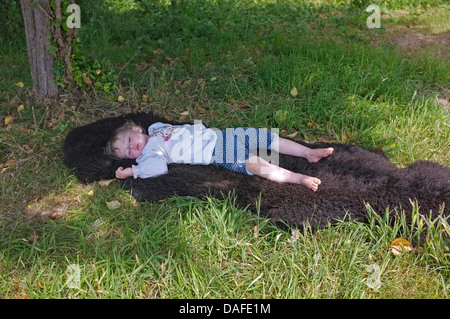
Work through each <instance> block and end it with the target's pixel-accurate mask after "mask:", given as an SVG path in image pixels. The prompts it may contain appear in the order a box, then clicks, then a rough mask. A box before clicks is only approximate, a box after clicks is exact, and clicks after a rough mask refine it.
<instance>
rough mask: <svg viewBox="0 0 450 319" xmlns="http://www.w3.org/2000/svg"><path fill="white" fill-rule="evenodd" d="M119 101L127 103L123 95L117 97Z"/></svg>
mask: <svg viewBox="0 0 450 319" xmlns="http://www.w3.org/2000/svg"><path fill="white" fill-rule="evenodd" d="M117 101H119V102H123V101H125V98H124V97H123V96H122V95H119V96H118V97H117Z"/></svg>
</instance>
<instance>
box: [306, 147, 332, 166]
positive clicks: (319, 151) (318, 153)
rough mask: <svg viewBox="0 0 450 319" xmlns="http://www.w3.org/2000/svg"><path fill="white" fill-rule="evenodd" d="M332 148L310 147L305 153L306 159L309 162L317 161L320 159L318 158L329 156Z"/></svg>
mask: <svg viewBox="0 0 450 319" xmlns="http://www.w3.org/2000/svg"><path fill="white" fill-rule="evenodd" d="M333 152H334V148H332V147H329V148H312V149H310V150H309V151H308V154H307V155H306V159H307V160H308V162H310V163H317V162H318V161H320V159H322V158H324V157H327V156H330V155H331V154H333Z"/></svg>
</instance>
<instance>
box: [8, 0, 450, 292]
mask: <svg viewBox="0 0 450 319" xmlns="http://www.w3.org/2000/svg"><path fill="white" fill-rule="evenodd" d="M88 2H89V1H78V2H77V3H79V4H80V5H81V10H82V28H81V29H80V36H81V38H82V41H83V45H84V51H85V52H84V54H85V56H86V57H87V58H89V59H92V60H97V61H99V62H100V63H101V65H102V70H104V71H105V72H107V71H111V72H115V73H116V74H118V75H119V78H120V88H119V90H118V91H117V92H113V96H108V95H105V94H102V93H99V92H92V91H89V90H88V89H84V90H75V91H68V92H64V95H62V97H61V101H60V103H58V104H57V105H56V106H53V107H49V106H47V105H44V104H42V103H38V102H34V101H33V99H32V96H31V95H30V89H31V87H32V81H31V76H30V75H29V70H28V66H27V57H26V50H25V42H24V39H23V38H21V37H17V36H12V35H15V34H21V33H20V32H23V30H22V29H21V28H22V26H21V24H20V15H19V14H18V11H17V7H16V6H15V5H10V6H9V7H8V6H6V7H5V8H6V9H5V8H3V9H4V11H6V12H10V14H9V15H7V16H8V17H9V18H10V19H11V20H13V22H14V23H10V24H8V28H7V29H5V30H7V31H6V33H5V36H2V38H0V62H1V63H0V74H1V76H0V120H1V121H2V122H1V123H2V125H1V127H0V164H2V167H1V168H0V189H1V195H0V215H1V219H0V283H1V284H0V297H2V298H448V291H449V289H450V259H449V258H450V256H449V252H448V249H449V248H448V247H449V245H448V241H447V240H446V239H445V237H446V236H450V228H449V226H448V221H446V220H443V219H436V220H430V219H428V218H427V219H425V221H423V220H422V219H421V218H419V216H420V215H419V213H421V214H422V215H424V214H426V212H418V210H417V208H412V209H411V208H410V209H407V210H406V212H405V214H411V213H412V214H414V216H415V217H416V218H415V219H414V221H415V223H414V225H405V221H404V219H403V220H402V219H401V220H400V221H397V222H396V223H393V222H392V221H390V220H388V217H387V215H384V214H383V213H384V212H377V213H381V215H380V216H379V215H376V214H375V213H374V212H373V211H372V210H371V209H370V208H368V217H369V220H371V221H372V222H371V223H368V224H362V223H358V222H353V221H346V222H341V223H338V225H335V226H327V227H325V228H323V229H320V230H318V231H315V232H312V231H311V230H310V229H308V228H305V229H300V230H299V231H297V230H293V229H288V230H284V229H281V228H278V227H276V226H274V225H272V224H271V223H270V222H269V221H266V220H264V219H261V218H258V217H257V213H258V212H250V211H248V210H246V209H239V208H237V207H236V206H235V205H234V204H233V195H232V194H231V195H229V196H227V197H225V198H224V199H223V200H218V199H212V198H208V197H206V198H204V199H188V198H178V197H174V198H171V199H168V200H165V201H161V202H157V203H145V202H144V203H136V202H135V201H134V200H133V198H131V196H130V195H129V194H128V193H126V192H125V191H123V190H121V189H120V187H119V186H118V185H116V184H111V185H109V186H108V187H101V186H99V185H97V184H96V183H94V184H91V185H81V184H80V183H79V182H78V181H77V180H76V178H75V177H74V176H73V175H72V174H71V172H70V171H69V170H68V169H67V168H66V167H65V166H64V165H63V164H62V152H61V147H62V144H63V141H64V137H65V136H66V134H67V133H68V132H69V131H70V130H71V129H72V128H74V127H76V126H79V125H82V124H87V123H90V122H92V121H94V120H96V119H98V118H102V117H107V116H112V115H117V114H124V113H127V112H132V111H136V110H140V111H149V110H152V111H154V112H156V113H158V114H161V115H164V116H165V117H166V118H167V120H168V121H170V120H174V121H177V120H179V119H183V120H184V119H187V120H192V121H193V120H195V119H201V120H203V122H204V123H205V124H206V125H209V126H216V127H221V128H226V127H232V126H239V125H247V126H255V127H278V128H280V131H281V132H282V134H286V135H287V134H292V133H295V132H297V138H302V139H305V140H307V141H317V140H332V141H335V142H345V143H353V144H358V145H362V146H365V147H368V148H372V149H380V150H383V151H385V152H386V154H387V155H388V156H389V157H390V159H391V160H392V161H393V162H394V163H396V164H397V165H399V166H404V165H407V164H409V163H411V162H413V161H415V160H418V159H428V160H432V161H436V162H439V163H441V164H443V165H446V166H450V158H449V156H448V154H449V153H450V143H449V141H450V122H449V108H448V107H444V106H442V105H440V104H439V103H437V101H436V98H435V96H436V95H437V94H440V93H442V89H443V88H445V86H446V85H447V87H446V88H447V89H448V83H450V71H449V70H450V68H449V67H448V66H449V65H448V56H447V59H446V58H445V57H444V58H442V57H440V56H438V55H436V54H435V52H434V51H433V50H434V49H436V47H433V46H430V47H427V48H425V49H424V50H423V53H422V54H415V55H411V54H407V53H403V52H401V51H399V50H397V48H396V47H395V46H394V45H392V44H389V36H390V35H391V31H392V30H394V29H393V28H394V27H397V26H402V25H405V24H409V25H412V26H417V27H420V32H434V33H436V32H437V33H439V32H443V30H446V29H445V27H443V26H445V23H444V22H443V21H445V19H446V17H447V16H448V14H447V13H446V12H448V4H447V5H446V4H445V2H444V1H420V2H417V1H391V2H389V3H390V4H389V5H386V2H385V1H379V2H376V1H374V3H379V4H380V5H381V6H382V10H383V13H384V12H388V13H389V14H390V15H389V16H388V17H385V18H383V21H382V26H383V27H382V28H381V29H380V30H369V29H367V28H366V27H365V20H366V18H367V16H368V15H369V14H368V13H366V12H365V11H364V9H365V2H363V1H361V2H359V1H294V0H292V1H287V0H286V1H278V2H276V1H245V0H242V1H237V0H236V1H227V2H224V1H207V0H203V1H200V0H198V1H177V2H176V3H177V4H176V5H175V6H173V5H168V4H167V2H164V1H161V2H159V1H132V0H129V1H118V0H117V1H113V0H110V1H102V2H96V4H92V2H89V3H88ZM11 3H15V2H14V1H11ZM446 9H447V10H446ZM405 11H407V12H408V13H405ZM397 13H399V14H401V15H400V18H398V17H397ZM430 15H433V19H430V18H429V17H430ZM17 19H19V20H17ZM18 21H19V22H18ZM430 30H431V31H430ZM18 82H23V83H24V87H20V86H18V85H16V83H18ZM293 87H296V88H297V91H298V95H296V96H295V97H294V96H292V95H291V94H290V92H291V90H292V88H293ZM119 95H121V96H123V97H124V98H125V100H124V101H123V102H117V97H118V96H119ZM143 95H146V96H148V101H147V102H142V96H143ZM20 104H23V105H24V109H23V110H21V111H18V109H17V107H18V106H19V105H20ZM186 112H188V113H186ZM186 114H187V115H186ZM10 116H13V117H14V122H13V123H12V124H10V125H4V123H5V122H4V120H5V118H6V117H10ZM8 161H10V162H9V163H10V165H6V163H8ZM11 161H12V162H11ZM114 200H117V201H118V202H119V203H120V207H119V208H117V209H110V208H108V204H107V203H108V202H111V201H114ZM49 216H51V218H49ZM421 220H422V221H421ZM423 225H427V226H428V227H427V229H426V230H425V229H424V228H423ZM420 235H422V236H423V238H425V239H426V240H424V241H421V242H420V243H418V238H419V236H420ZM397 237H403V238H406V239H408V240H410V241H411V242H413V245H414V247H415V248H416V249H415V250H414V251H413V252H411V253H409V254H402V255H401V256H399V257H395V256H394V255H393V254H392V253H391V251H390V248H389V245H390V243H391V242H392V241H393V240H394V239H395V238H397ZM71 265H72V266H73V265H75V266H76V267H77V269H78V270H79V273H80V282H79V284H78V285H76V287H75V288H73V287H72V286H71V285H70V282H68V281H67V280H68V277H69V275H70V268H68V267H69V266H71ZM373 267H374V268H373Z"/></svg>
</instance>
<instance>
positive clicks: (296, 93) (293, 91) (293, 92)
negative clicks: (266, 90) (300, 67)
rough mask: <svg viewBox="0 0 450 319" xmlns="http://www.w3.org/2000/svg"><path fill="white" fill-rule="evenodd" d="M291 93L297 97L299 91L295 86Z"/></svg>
mask: <svg viewBox="0 0 450 319" xmlns="http://www.w3.org/2000/svg"><path fill="white" fill-rule="evenodd" d="M291 95H292V97H296V96H297V95H298V91H297V88H296V87H295V86H294V87H293V88H292V90H291Z"/></svg>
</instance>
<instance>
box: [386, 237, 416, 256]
mask: <svg viewBox="0 0 450 319" xmlns="http://www.w3.org/2000/svg"><path fill="white" fill-rule="evenodd" d="M390 248H391V251H392V253H393V254H394V255H395V256H399V255H400V254H401V253H402V252H403V251H406V252H410V251H412V250H413V247H412V245H411V244H410V242H409V241H407V240H406V239H404V238H396V239H395V240H394V241H393V242H392V243H391V245H390Z"/></svg>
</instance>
